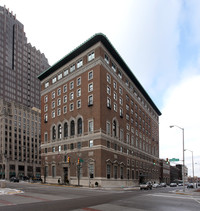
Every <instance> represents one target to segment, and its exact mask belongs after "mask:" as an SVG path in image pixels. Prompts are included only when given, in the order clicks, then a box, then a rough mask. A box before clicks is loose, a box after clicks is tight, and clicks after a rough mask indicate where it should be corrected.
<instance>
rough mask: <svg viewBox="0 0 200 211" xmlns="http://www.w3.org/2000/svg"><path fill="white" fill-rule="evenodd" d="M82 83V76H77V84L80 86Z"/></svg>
mask: <svg viewBox="0 0 200 211" xmlns="http://www.w3.org/2000/svg"><path fill="white" fill-rule="evenodd" d="M80 85H81V77H80V78H77V86H80Z"/></svg>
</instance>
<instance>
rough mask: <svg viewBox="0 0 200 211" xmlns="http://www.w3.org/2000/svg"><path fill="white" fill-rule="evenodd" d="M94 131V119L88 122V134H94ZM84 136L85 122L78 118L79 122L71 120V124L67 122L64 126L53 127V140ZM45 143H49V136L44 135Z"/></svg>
mask: <svg viewBox="0 0 200 211" xmlns="http://www.w3.org/2000/svg"><path fill="white" fill-rule="evenodd" d="M93 131H94V121H93V119H91V120H88V132H89V133H92V132H93ZM82 134H83V120H82V118H78V119H77V121H75V120H71V121H70V122H69V123H68V122H65V123H63V124H58V125H57V126H56V125H53V126H52V128H51V140H56V139H62V138H67V137H69V136H70V137H73V136H75V135H78V136H80V135H82ZM44 141H45V143H47V142H48V134H47V132H45V134H44Z"/></svg>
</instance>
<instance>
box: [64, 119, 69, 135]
mask: <svg viewBox="0 0 200 211" xmlns="http://www.w3.org/2000/svg"><path fill="white" fill-rule="evenodd" d="M67 136H68V124H67V122H65V124H64V137H65V138H66V137H67Z"/></svg>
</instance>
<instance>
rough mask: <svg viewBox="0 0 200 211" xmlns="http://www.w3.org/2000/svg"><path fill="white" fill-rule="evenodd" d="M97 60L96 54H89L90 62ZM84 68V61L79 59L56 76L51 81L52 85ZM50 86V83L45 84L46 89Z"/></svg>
mask: <svg viewBox="0 0 200 211" xmlns="http://www.w3.org/2000/svg"><path fill="white" fill-rule="evenodd" d="M94 58H95V53H94V52H91V53H89V54H88V59H87V60H88V62H90V61H92V60H93V59H94ZM82 66H83V59H79V60H78V61H77V62H76V63H73V64H71V65H69V67H67V68H65V69H64V70H63V71H62V72H60V73H58V74H57V75H56V76H54V77H53V78H52V79H51V83H52V84H54V83H56V82H57V81H59V80H61V79H62V78H63V77H65V76H67V75H68V74H69V73H72V72H74V71H75V70H76V69H79V68H80V67H82ZM49 85H50V82H49V81H46V82H45V85H44V87H45V89H46V88H48V87H49Z"/></svg>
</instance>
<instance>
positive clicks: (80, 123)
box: [78, 118, 82, 135]
mask: <svg viewBox="0 0 200 211" xmlns="http://www.w3.org/2000/svg"><path fill="white" fill-rule="evenodd" d="M78 134H79V135H80V134H82V119H81V118H79V119H78Z"/></svg>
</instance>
